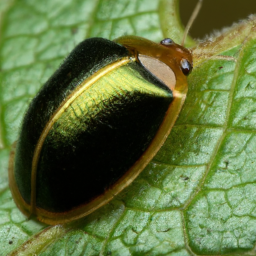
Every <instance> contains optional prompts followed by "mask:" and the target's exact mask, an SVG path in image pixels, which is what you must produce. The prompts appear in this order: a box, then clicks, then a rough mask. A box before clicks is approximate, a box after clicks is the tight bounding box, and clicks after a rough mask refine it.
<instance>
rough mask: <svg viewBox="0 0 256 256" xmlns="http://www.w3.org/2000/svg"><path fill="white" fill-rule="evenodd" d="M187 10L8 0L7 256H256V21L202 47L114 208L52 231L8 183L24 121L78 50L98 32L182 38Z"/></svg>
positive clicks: (3, 251)
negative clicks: (183, 91)
mask: <svg viewBox="0 0 256 256" xmlns="http://www.w3.org/2000/svg"><path fill="white" fill-rule="evenodd" d="M177 9H178V8H177V1H175V0H159V1H148V0H147V1H146V0H136V1H135V0H109V1H106V0H98V1H89V0H77V1H72V0H65V1H58V0H47V1H34V0H23V1H17V0H13V1H10V0H4V1H2V2H0V26H1V33H0V40H1V41H0V65H1V66H0V245H1V246H0V255H7V254H8V253H10V255H35V254H36V255H40V256H42V255H54V256H55V255H171V256H187V255H202V254H204V255H208V254H213V255H220V254H226V255H227V254H230V255H231V254H232V255H239V254H241V253H242V252H245V253H247V254H250V255H255V251H254V246H255V241H256V220H255V216H256V210H255V209H256V199H255V194H256V185H255V184H256V183H255V181H256V176H255V175H254V170H255V167H256V161H255V159H256V137H255V131H256V121H255V120H256V114H255V113H256V103H255V102H256V100H255V97H256V93H255V92H256V64H255V59H256V54H255V53H256V50H255V48H256V30H255V23H256V19H255V18H253V17H252V18H251V19H250V20H248V21H246V22H243V23H241V24H239V25H237V26H234V27H233V28H231V29H230V30H228V31H226V32H225V33H223V34H221V36H219V37H217V38H213V39H212V40H210V41H207V42H205V43H202V44H200V45H198V46H197V47H196V48H194V49H193V55H194V71H193V72H192V74H191V75H190V76H189V92H188V95H187V99H186V102H185V105H184V107H183V109H182V111H181V114H180V116H179V119H178V120H177V123H176V125H175V127H174V128H173V130H172V132H171V134H170V136H169V137H168V139H167V141H166V143H165V145H164V146H163V147H162V149H161V150H160V151H159V153H158V154H157V156H156V157H155V158H154V160H153V161H152V162H151V163H150V164H149V165H148V166H147V167H146V169H145V170H144V171H143V172H142V174H141V175H140V176H139V177H138V178H137V179H136V180H135V181H134V182H133V183H132V185H131V186H130V187H128V188H127V189H125V190H124V191H123V192H122V193H121V194H119V195H118V196H117V197H116V198H115V199H114V200H113V201H111V202H110V203H109V204H108V205H106V206H104V207H102V208H101V209H99V210H98V211H96V212H95V213H93V214H91V215H89V216H88V217H86V218H83V219H82V220H79V221H76V222H74V223H70V224H68V225H64V226H53V227H51V226H48V227H47V226H46V225H44V224H41V223H39V222H38V221H35V220H33V219H27V218H26V217H25V216H24V215H23V214H22V213H21V212H20V211H19V210H18V209H17V207H16V206H15V204H14V202H13V200H12V196H11V193H10V190H9V188H8V160H9V152H10V149H11V145H12V143H13V142H14V141H15V140H16V139H17V137H18V131H19V126H20V122H21V120H22V116H23V114H24V112H25V110H26V108H27V106H28V103H29V101H30V100H31V99H32V98H33V97H34V95H35V94H36V93H37V91H38V90H39V88H40V87H41V86H42V85H43V84H44V82H45V81H46V80H47V79H48V78H49V76H50V75H51V74H52V73H53V72H54V70H56V68H57V67H58V66H59V64H60V63H61V61H62V60H63V59H64V58H65V56H66V55H67V54H68V53H69V52H70V51H71V50H72V48H73V47H74V46H75V45H76V44H77V43H78V42H80V41H82V40H83V39H84V38H87V37H93V36H102V37H106V38H110V39H114V38H116V37H119V36H121V35H125V34H133V35H140V36H143V37H146V38H149V39H151V40H154V41H159V40H161V39H162V38H164V37H172V38H173V39H174V40H175V41H176V42H180V41H181V38H182V34H183V28H182V25H181V23H180V21H179V17H178V16H177V12H176V11H177ZM172 14H173V15H172ZM192 44H193V41H192V40H191V39H189V40H188V45H192Z"/></svg>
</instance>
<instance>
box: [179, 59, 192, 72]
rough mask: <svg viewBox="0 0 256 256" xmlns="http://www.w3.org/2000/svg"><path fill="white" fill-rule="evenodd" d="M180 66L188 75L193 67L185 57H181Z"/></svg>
mask: <svg viewBox="0 0 256 256" xmlns="http://www.w3.org/2000/svg"><path fill="white" fill-rule="evenodd" d="M180 66H181V70H182V72H183V74H184V75H185V76H187V75H189V74H190V72H191V71H192V69H193V67H192V65H191V64H190V63H189V62H188V61H187V60H186V59H182V60H181V61H180Z"/></svg>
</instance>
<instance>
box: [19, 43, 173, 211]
mask: <svg viewBox="0 0 256 256" xmlns="http://www.w3.org/2000/svg"><path fill="white" fill-rule="evenodd" d="M99 48H101V51H98V49H99ZM127 56H130V53H129V52H128V51H127V49H126V48H125V47H123V46H121V45H118V44H116V43H113V42H111V41H108V40H106V39H99V38H94V39H89V40H85V41H84V42H83V43H81V44H80V45H79V46H78V47H76V48H75V50H74V51H73V52H72V53H71V54H70V56H69V57H68V58H67V59H66V60H65V62H64V63H63V64H62V66H61V67H60V68H59V69H58V70H57V71H56V72H55V73H54V75H53V76H52V77H51V78H50V79H49V81H48V82H47V83H46V84H45V85H44V87H43V88H42V90H41V91H40V92H39V94H38V95H37V97H36V98H35V99H34V100H33V101H32V103H31V105H30V107H29V109H28V112H27V114H26V116H25V118H24V122H23V125H22V129H21V135H20V138H19V141H18V144H17V149H16V156H15V168H14V169H15V170H14V174H15V180H16V182H17V186H18V188H19V191H20V193H21V195H22V197H23V198H24V200H25V201H26V202H27V203H28V204H29V203H30V194H31V187H30V184H31V162H32V158H33V153H34V150H35V147H36V144H37V141H38V139H39V137H40V135H41V133H42V131H43V129H44V127H45V125H46V123H47V122H48V121H49V120H50V119H51V116H52V114H53V113H54V111H56V109H57V108H58V107H59V106H60V105H61V103H62V102H63V101H64V100H65V99H66V98H67V97H68V96H69V95H70V94H72V92H73V90H74V89H75V88H76V87H77V86H80V84H81V83H82V82H83V81H85V79H87V78H89V77H90V76H91V75H92V74H94V73H95V72H101V69H102V68H103V67H105V66H107V65H109V64H111V63H113V62H116V61H120V60H121V59H122V58H124V57H127ZM92 59H93V61H92ZM91 62H93V63H91ZM172 100H173V96H172V92H171V90H170V89H169V88H168V87H167V86H165V85H164V84H163V83H162V82H160V81H159V80H158V79H156V78H155V77H154V76H153V75H152V74H151V73H149V72H148V71H147V70H145V69H144V68H143V66H142V65H141V64H140V63H138V62H135V60H134V59H132V58H131V61H130V62H129V63H128V64H126V65H125V66H122V67H119V68H117V69H115V70H113V71H111V72H109V73H108V74H106V75H104V76H103V77H102V78H101V79H99V80H98V81H97V82H96V83H94V84H93V85H92V86H90V87H89V88H88V89H86V90H84V92H83V93H82V94H81V95H80V96H79V97H77V98H76V99H75V100H74V101H73V102H72V104H71V105H70V106H69V107H68V108H67V109H66V110H65V112H63V114H62V115H61V116H60V117H59V119H58V120H57V121H56V122H55V123H54V125H53V127H52V129H51V130H50V132H49V134H48V135H47V138H46V140H45V141H44V144H43V147H42V151H41V154H40V158H39V163H38V169H37V179H36V206H37V207H41V208H43V209H45V210H48V211H51V212H65V211H69V210H71V209H72V208H73V207H78V206H80V205H82V204H85V203H88V202H90V201H92V200H93V199H94V198H95V197H97V196H99V195H101V194H102V193H104V191H105V190H107V189H108V188H109V187H110V186H112V185H113V184H115V183H116V182H117V181H118V179H119V178H121V177H122V176H123V175H124V174H125V173H126V172H127V170H129V168H130V167H131V166H132V165H133V164H134V162H136V161H137V160H138V159H139V158H140V157H141V155H142V154H143V152H144V151H145V150H146V149H147V147H148V146H149V144H150V142H151V141H152V139H153V138H154V136H155V134H156V132H157V130H158V128H159V126H160V125H161V123H162V121H163V119H164V116H165V113H166V111H167V109H168V107H169V105H170V103H171V102H172Z"/></svg>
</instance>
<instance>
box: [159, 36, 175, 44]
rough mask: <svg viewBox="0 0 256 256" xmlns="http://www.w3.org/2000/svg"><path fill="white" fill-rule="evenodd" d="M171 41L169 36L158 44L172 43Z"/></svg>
mask: <svg viewBox="0 0 256 256" xmlns="http://www.w3.org/2000/svg"><path fill="white" fill-rule="evenodd" d="M173 43H174V41H173V40H172V39H171V38H165V39H163V40H162V41H161V42H160V44H163V45H172V44H173Z"/></svg>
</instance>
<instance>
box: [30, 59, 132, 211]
mask: <svg viewBox="0 0 256 256" xmlns="http://www.w3.org/2000/svg"><path fill="white" fill-rule="evenodd" d="M131 61H135V59H131V58H129V57H126V58H123V59H121V60H119V61H117V62H114V63H112V64H110V65H108V66H106V67H104V68H102V69H100V70H99V71H98V72H96V73H95V74H94V75H92V76H91V77H90V78H88V79H86V80H84V81H83V82H82V83H81V84H80V85H79V86H78V87H77V88H76V89H75V90H74V92H72V94H71V95H70V96H69V97H68V98H67V99H66V101H64V102H63V103H62V104H61V105H60V107H59V108H58V109H57V110H56V112H55V113H54V114H53V115H52V117H51V118H50V120H49V121H48V123H47V124H46V126H45V128H44V130H43V132H42V134H41V136H40V138H39V140H38V142H37V145H36V148H35V151H34V155H33V160H32V171H31V200H30V204H31V209H30V212H31V213H35V211H36V175H37V165H38V161H39V156H40V153H41V150H42V147H43V144H44V141H45V139H46V137H47V135H48V133H49V131H50V129H51V128H52V126H53V125H54V123H55V122H56V121H57V120H58V119H59V117H60V116H61V115H62V114H63V113H64V112H65V110H66V109H67V108H68V107H69V106H70V104H71V103H72V102H73V101H74V100H75V99H76V98H77V97H78V96H79V95H81V94H82V93H83V92H84V90H86V89H87V88H88V87H90V86H91V85H93V84H94V83H95V82H96V81H98V80H99V79H100V78H101V77H103V76H105V75H106V74H108V73H109V72H111V71H112V70H114V69H116V68H118V67H121V66H123V65H126V64H127V63H129V62H131Z"/></svg>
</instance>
